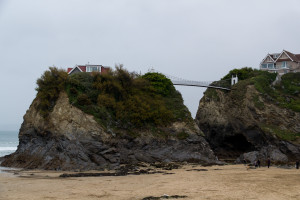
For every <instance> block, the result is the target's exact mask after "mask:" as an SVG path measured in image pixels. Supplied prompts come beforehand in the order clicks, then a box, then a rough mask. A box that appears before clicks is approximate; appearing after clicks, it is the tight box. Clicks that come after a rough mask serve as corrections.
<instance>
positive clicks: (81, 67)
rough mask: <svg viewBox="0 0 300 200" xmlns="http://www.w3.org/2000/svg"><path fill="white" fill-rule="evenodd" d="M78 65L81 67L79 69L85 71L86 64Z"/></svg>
mask: <svg viewBox="0 0 300 200" xmlns="http://www.w3.org/2000/svg"><path fill="white" fill-rule="evenodd" d="M78 67H79V68H80V69H81V71H83V72H86V66H85V65H78Z"/></svg>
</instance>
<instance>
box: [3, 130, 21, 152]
mask: <svg viewBox="0 0 300 200" xmlns="http://www.w3.org/2000/svg"><path fill="white" fill-rule="evenodd" d="M18 133H19V132H18V131H0V157H3V156H5V155H8V154H11V153H13V152H15V151H16V150H17V146H18V144H19V139H18Z"/></svg>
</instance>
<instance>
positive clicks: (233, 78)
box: [231, 75, 239, 85]
mask: <svg viewBox="0 0 300 200" xmlns="http://www.w3.org/2000/svg"><path fill="white" fill-rule="evenodd" d="M238 81H239V79H238V76H237V75H235V77H234V76H233V75H232V77H231V85H234V84H237V82H238Z"/></svg>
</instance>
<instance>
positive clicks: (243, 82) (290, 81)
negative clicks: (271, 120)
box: [205, 67, 300, 112]
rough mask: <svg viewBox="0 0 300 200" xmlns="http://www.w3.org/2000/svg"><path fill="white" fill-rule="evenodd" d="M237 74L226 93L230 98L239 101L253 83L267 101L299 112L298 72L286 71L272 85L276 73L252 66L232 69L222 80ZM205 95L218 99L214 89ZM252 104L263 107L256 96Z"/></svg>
mask: <svg viewBox="0 0 300 200" xmlns="http://www.w3.org/2000/svg"><path fill="white" fill-rule="evenodd" d="M236 74H237V75H238V78H239V82H238V83H237V84H236V85H234V86H233V87H232V90H231V91H230V92H225V93H228V94H229V95H230V96H231V97H232V100H233V101H235V102H236V103H241V102H242V101H243V99H244V98H245V94H246V90H247V86H248V85H254V87H255V88H256V90H257V91H258V92H260V94H261V95H260V96H261V97H262V98H263V99H264V101H267V102H268V103H273V104H276V105H278V106H280V107H283V108H288V109H291V110H293V111H295V112H300V73H299V72H298V73H288V74H285V75H283V76H282V77H281V79H282V80H281V82H279V83H277V84H276V85H274V86H273V85H272V83H273V82H274V81H275V79H276V76H277V74H276V73H269V72H266V71H261V70H256V69H252V68H248V67H245V68H242V69H233V70H231V71H230V72H229V73H228V74H227V75H226V76H224V77H223V78H222V80H225V79H229V78H230V77H231V76H232V75H236ZM205 95H206V96H207V97H208V98H211V99H213V100H219V97H218V94H217V92H216V91H215V90H214V89H207V91H206V92H205ZM253 101H254V105H255V106H256V107H258V108H259V109H263V108H264V105H263V102H262V101H259V98H258V97H257V96H254V97H253Z"/></svg>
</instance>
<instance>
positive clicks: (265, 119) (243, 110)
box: [196, 86, 300, 163]
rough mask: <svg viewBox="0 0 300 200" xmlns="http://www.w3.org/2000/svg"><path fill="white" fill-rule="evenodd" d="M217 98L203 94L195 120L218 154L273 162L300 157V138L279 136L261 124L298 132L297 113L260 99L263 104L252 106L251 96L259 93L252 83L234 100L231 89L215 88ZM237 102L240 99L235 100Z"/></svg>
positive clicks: (228, 157) (298, 116) (293, 159)
mask: <svg viewBox="0 0 300 200" xmlns="http://www.w3.org/2000/svg"><path fill="white" fill-rule="evenodd" d="M216 94H217V95H218V98H217V100H216V99H212V98H208V97H207V96H205V95H204V97H203V98H202V99H201V101H200V105H199V108H198V112H197V115H196V123H197V124H198V126H199V128H200V129H201V130H202V131H203V132H204V134H205V137H206V139H207V141H208V142H209V143H210V145H211V147H212V149H213V151H214V152H215V154H216V155H217V156H218V157H219V158H224V159H236V158H239V159H238V161H243V159H245V160H247V161H248V162H250V161H251V162H254V160H255V159H260V160H266V159H267V158H268V157H270V158H271V160H272V161H273V162H276V163H286V162H289V161H295V160H297V159H300V145H299V142H297V141H295V142H293V143H292V142H288V141H284V140H281V139H280V138H278V137H277V136H276V135H275V134H270V133H267V132H266V131H265V130H264V129H263V128H262V125H265V124H267V125H272V126H274V127H279V128H280V129H282V130H287V131H291V132H297V130H298V129H299V126H300V114H299V113H295V112H293V111H291V110H288V109H283V108H279V107H278V106H276V105H274V104H273V103H274V102H268V101H264V100H263V98H260V101H261V102H263V103H264V108H263V109H261V108H260V109H259V108H257V107H255V105H254V102H253V100H252V99H253V96H259V95H260V94H259V93H258V92H257V91H256V90H255V88H254V87H253V86H248V87H247V92H246V95H245V97H244V99H238V100H235V99H236V97H234V96H232V95H231V93H227V94H226V93H223V92H221V91H218V90H217V91H216ZM237 102H239V103H237Z"/></svg>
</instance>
